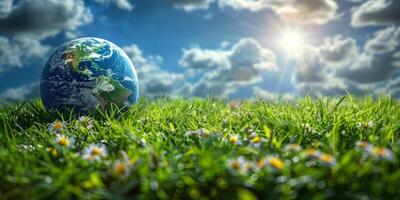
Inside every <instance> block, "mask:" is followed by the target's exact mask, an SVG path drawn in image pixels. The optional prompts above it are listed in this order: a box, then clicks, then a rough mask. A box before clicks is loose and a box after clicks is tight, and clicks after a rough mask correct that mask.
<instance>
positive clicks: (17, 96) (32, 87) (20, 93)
mask: <svg viewBox="0 0 400 200" xmlns="http://www.w3.org/2000/svg"><path fill="white" fill-rule="evenodd" d="M39 88H40V86H39V83H38V82H36V83H31V84H26V85H21V86H18V87H12V88H8V89H7V90H5V91H4V92H3V93H1V94H0V99H3V100H6V101H23V100H31V99H34V98H37V97H39V94H40V89H39Z"/></svg>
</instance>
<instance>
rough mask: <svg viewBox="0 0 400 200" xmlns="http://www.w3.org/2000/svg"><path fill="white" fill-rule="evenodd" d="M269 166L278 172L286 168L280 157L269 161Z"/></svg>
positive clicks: (271, 158)
mask: <svg viewBox="0 0 400 200" xmlns="http://www.w3.org/2000/svg"><path fill="white" fill-rule="evenodd" d="M268 164H269V165H270V166H271V167H273V168H275V169H277V170H282V169H283V168H284V167H285V163H283V161H282V160H281V159H279V158H278V157H274V156H272V157H270V158H269V159H268Z"/></svg>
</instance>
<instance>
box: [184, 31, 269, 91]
mask: <svg viewBox="0 0 400 200" xmlns="http://www.w3.org/2000/svg"><path fill="white" fill-rule="evenodd" d="M179 63H180V65H181V66H182V67H184V68H186V69H189V70H193V71H191V74H192V76H196V77H201V78H200V79H198V80H196V81H194V82H191V81H188V82H187V83H186V85H185V86H184V88H183V91H185V92H184V95H187V96H207V95H211V96H218V97H226V96H227V95H229V94H233V93H235V92H236V91H237V89H238V88H241V87H245V86H253V85H256V84H257V83H259V82H260V81H261V80H262V73H264V72H271V71H276V69H277V66H276V58H275V54H274V53H273V52H272V51H270V50H268V49H266V48H264V47H262V46H261V45H260V44H259V43H258V42H257V41H255V40H254V39H251V38H243V39H241V40H239V41H238V42H237V43H236V44H233V46H232V47H231V48H227V46H226V44H223V45H222V46H221V47H220V48H219V49H214V50H213V49H201V48H199V47H194V48H192V49H188V50H187V49H186V50H184V51H183V56H182V58H181V60H180V62H179Z"/></svg>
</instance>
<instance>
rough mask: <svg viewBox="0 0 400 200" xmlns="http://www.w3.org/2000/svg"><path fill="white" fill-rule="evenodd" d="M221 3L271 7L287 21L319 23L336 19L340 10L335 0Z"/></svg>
mask: <svg viewBox="0 0 400 200" xmlns="http://www.w3.org/2000/svg"><path fill="white" fill-rule="evenodd" d="M219 5H220V7H232V8H233V9H237V10H242V9H246V10H250V11H260V10H264V9H266V8H269V9H272V10H273V11H274V12H275V13H276V14H277V15H278V16H279V17H281V18H282V19H283V20H285V21H287V22H292V23H297V24H318V25H320V24H325V23H327V22H329V21H331V20H333V19H335V17H336V11H337V10H338V5H337V3H336V2H335V1H334V0H219Z"/></svg>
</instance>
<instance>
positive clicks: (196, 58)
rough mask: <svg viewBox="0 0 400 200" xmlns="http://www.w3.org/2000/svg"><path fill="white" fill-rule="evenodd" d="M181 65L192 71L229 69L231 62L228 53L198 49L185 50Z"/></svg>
mask: <svg viewBox="0 0 400 200" xmlns="http://www.w3.org/2000/svg"><path fill="white" fill-rule="evenodd" d="M179 65H180V66H182V67H184V68H191V69H218V68H229V67H230V62H229V58H228V55H227V52H224V51H218V50H207V49H205V50H204V49H201V48H198V47H195V48H191V49H188V50H186V49H184V50H183V56H182V58H181V59H180V61H179Z"/></svg>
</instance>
